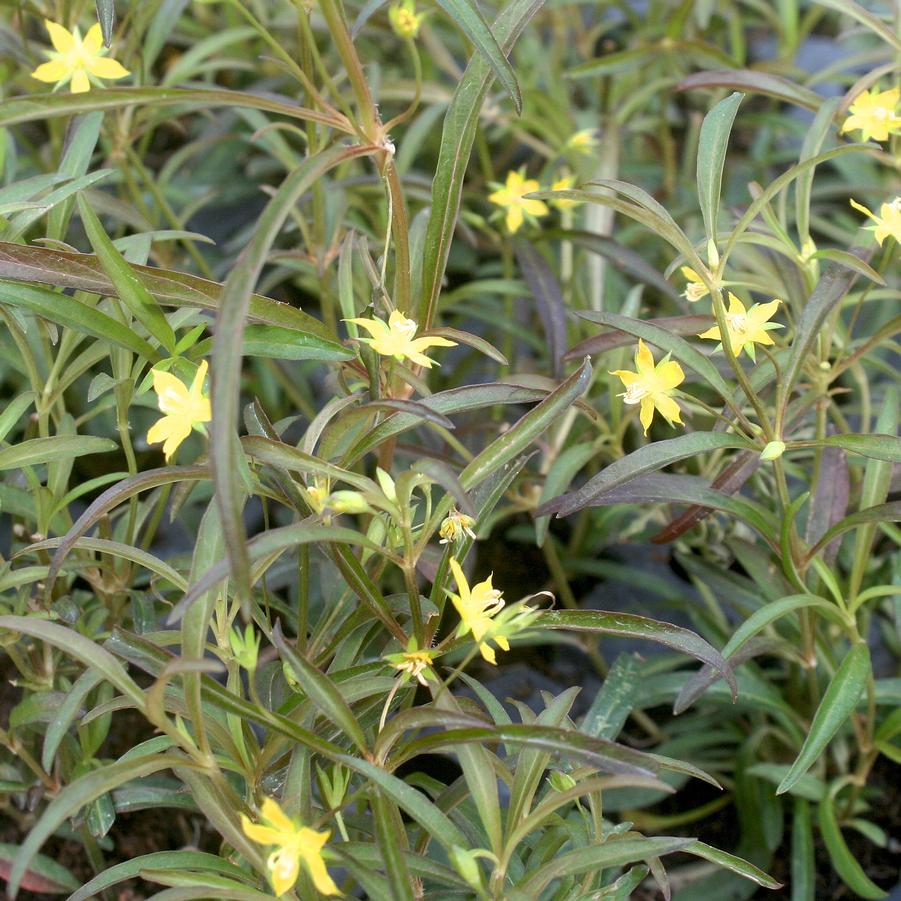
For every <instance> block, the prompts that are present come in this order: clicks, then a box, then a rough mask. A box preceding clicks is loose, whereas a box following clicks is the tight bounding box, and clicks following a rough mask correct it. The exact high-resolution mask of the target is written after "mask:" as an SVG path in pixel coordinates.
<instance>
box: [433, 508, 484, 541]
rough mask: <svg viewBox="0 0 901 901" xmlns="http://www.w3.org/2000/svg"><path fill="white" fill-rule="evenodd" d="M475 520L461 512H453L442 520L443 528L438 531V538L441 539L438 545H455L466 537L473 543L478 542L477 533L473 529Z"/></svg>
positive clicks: (455, 510)
mask: <svg viewBox="0 0 901 901" xmlns="http://www.w3.org/2000/svg"><path fill="white" fill-rule="evenodd" d="M474 524H475V520H474V519H473V518H472V517H471V516H467V515H466V514H465V513H461V512H460V511H459V510H457V509H454V510H451V511H450V513H448V514H447V516H445V517H444V519H442V520H441V526H440V527H439V529H438V536H439V538H440V539H441V540H440V541H439V542H438V544H454V543H455V542H457V541H459V540H460V539H461V538H462V537H463V536H464V535H468V536H469V537H470V538H471V539H472V540H473V541H475V540H476V533H475V532H473V530H472V527H473V525H474Z"/></svg>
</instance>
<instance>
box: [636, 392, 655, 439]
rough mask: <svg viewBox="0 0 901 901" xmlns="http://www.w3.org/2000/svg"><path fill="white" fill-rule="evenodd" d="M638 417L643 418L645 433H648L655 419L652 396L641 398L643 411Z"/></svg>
mask: <svg viewBox="0 0 901 901" xmlns="http://www.w3.org/2000/svg"><path fill="white" fill-rule="evenodd" d="M638 418H639V419H640V420H641V424H642V426H643V427H644V433H645V435H647V433H648V429H649V428H650V427H651V423H652V422H653V421H654V401H652V400H651V398H650V396H647V397H643V398H642V399H641V413H640V414H639V416H638Z"/></svg>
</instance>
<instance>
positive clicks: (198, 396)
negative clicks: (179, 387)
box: [188, 360, 210, 401]
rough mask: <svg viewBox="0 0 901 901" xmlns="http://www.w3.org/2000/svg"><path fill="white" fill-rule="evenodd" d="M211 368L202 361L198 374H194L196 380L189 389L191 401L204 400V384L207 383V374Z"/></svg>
mask: <svg viewBox="0 0 901 901" xmlns="http://www.w3.org/2000/svg"><path fill="white" fill-rule="evenodd" d="M209 368H210V364H209V363H207V361H206V360H202V361H201V363H200V365H199V366H198V367H197V372H195V373H194V380H193V381H192V382H191V387H190V388H189V389H188V394H189V395H190V397H191V400H193V401H198V400H202V399H203V383H204V382H205V381H206V374H207V370H208V369H209Z"/></svg>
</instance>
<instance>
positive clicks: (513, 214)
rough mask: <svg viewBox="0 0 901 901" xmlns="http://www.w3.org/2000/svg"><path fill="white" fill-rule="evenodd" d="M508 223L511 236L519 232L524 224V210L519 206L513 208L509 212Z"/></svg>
mask: <svg viewBox="0 0 901 901" xmlns="http://www.w3.org/2000/svg"><path fill="white" fill-rule="evenodd" d="M506 222H507V231H508V232H510V234H511V235H512V234H515V233H516V232H518V231H519V229H520V226H521V225H522V223H523V214H522V208H521V207H519V206H511V207H510V208H509V209H508V210H507V219H506Z"/></svg>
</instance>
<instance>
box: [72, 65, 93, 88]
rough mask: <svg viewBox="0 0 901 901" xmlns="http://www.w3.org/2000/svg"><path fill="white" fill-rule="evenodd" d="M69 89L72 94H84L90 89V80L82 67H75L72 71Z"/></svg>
mask: <svg viewBox="0 0 901 901" xmlns="http://www.w3.org/2000/svg"><path fill="white" fill-rule="evenodd" d="M71 89H72V93H73V94H86V93H87V92H88V91H90V90H91V82H90V81H89V80H88V76H87V73H86V72H85V70H84V69H76V70H75V72H73V73H72V85H71Z"/></svg>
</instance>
